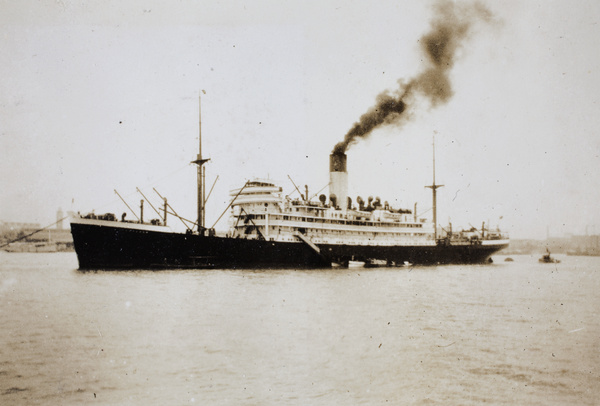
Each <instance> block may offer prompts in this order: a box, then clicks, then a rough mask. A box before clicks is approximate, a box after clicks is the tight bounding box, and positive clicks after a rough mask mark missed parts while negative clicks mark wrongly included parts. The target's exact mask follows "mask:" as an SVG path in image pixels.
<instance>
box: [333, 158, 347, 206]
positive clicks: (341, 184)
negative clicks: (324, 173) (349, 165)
mask: <svg viewBox="0 0 600 406" xmlns="http://www.w3.org/2000/svg"><path fill="white" fill-rule="evenodd" d="M331 196H335V199H334V200H335V201H336V203H337V205H338V206H339V207H340V208H341V209H345V208H346V201H347V197H348V172H347V171H346V154H344V153H341V154H340V153H337V154H335V153H334V154H331V155H329V197H330V201H331V200H332V199H331Z"/></svg>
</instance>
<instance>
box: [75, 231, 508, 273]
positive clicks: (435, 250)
mask: <svg viewBox="0 0 600 406" xmlns="http://www.w3.org/2000/svg"><path fill="white" fill-rule="evenodd" d="M71 232H72V234H73V242H74V247H75V251H76V253H77V259H78V261H79V268H80V269H152V268H159V269H165V268H208V267H210V268H319V267H329V266H331V264H332V263H340V264H345V263H346V264H347V262H348V261H349V260H351V259H355V260H364V261H368V260H373V259H376V260H378V262H383V263H387V264H389V265H403V264H404V263H405V262H409V263H411V264H423V265H428V264H477V263H486V262H487V261H488V259H489V258H490V256H491V255H492V254H494V253H495V252H497V251H499V250H501V249H502V248H505V247H506V246H507V245H508V244H507V243H498V244H494V245H460V246H455V245H445V246H443V245H438V246H364V245H333V244H319V245H318V247H319V249H320V253H319V252H317V251H316V250H315V249H313V248H311V247H310V246H309V245H308V244H306V243H304V242H275V241H263V240H247V239H236V238H226V237H219V236H200V235H196V234H184V233H172V232H157V231H152V230H143V229H135V228H121V227H113V226H111V225H110V222H108V224H107V225H91V224H80V223H76V222H72V223H71Z"/></svg>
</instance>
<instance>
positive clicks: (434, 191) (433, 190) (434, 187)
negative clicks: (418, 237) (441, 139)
mask: <svg viewBox="0 0 600 406" xmlns="http://www.w3.org/2000/svg"><path fill="white" fill-rule="evenodd" d="M432 146H433V184H431V186H425V187H427V188H430V189H431V194H432V199H433V229H434V234H433V235H434V238H435V240H436V241H437V189H438V188H441V187H443V186H444V185H436V184H435V135H434V136H433V142H432Z"/></svg>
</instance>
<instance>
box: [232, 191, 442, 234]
mask: <svg viewBox="0 0 600 406" xmlns="http://www.w3.org/2000/svg"><path fill="white" fill-rule="evenodd" d="M230 195H231V197H232V199H233V202H232V204H231V207H232V209H231V217H230V229H229V233H228V235H229V236H231V237H234V238H247V239H265V240H267V241H294V242H299V238H300V239H302V240H303V241H306V240H307V239H308V240H309V241H311V242H312V243H314V244H345V245H377V246H392V245H394V246H396V245H403V246H414V245H419V246H423V245H432V246H433V245H435V239H434V230H433V225H432V224H431V223H426V222H424V221H415V219H414V218H413V216H412V214H411V213H410V211H408V210H392V209H390V208H384V207H382V206H380V205H379V206H377V205H376V206H374V207H373V206H369V207H367V208H366V209H365V210H356V209H352V208H350V209H348V208H346V209H341V208H339V206H337V207H333V205H332V204H331V202H330V203H327V202H326V198H325V196H324V195H322V196H321V198H320V201H319V202H318V203H317V202H312V201H306V200H302V199H290V198H289V197H288V196H283V195H282V189H281V187H279V186H276V185H275V184H274V183H272V182H270V181H259V180H255V181H250V182H248V183H246V185H245V186H244V187H243V188H241V189H234V190H232V191H231V192H230Z"/></svg>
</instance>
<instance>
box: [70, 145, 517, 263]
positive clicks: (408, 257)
mask: <svg viewBox="0 0 600 406" xmlns="http://www.w3.org/2000/svg"><path fill="white" fill-rule="evenodd" d="M200 143H201V141H200ZM207 161H208V160H207V159H204V158H203V157H202V149H201V144H200V151H199V154H198V155H197V159H196V160H195V161H193V163H195V164H197V166H198V167H197V170H198V185H197V189H198V221H197V222H191V221H189V220H186V219H184V218H182V217H180V216H178V215H177V214H176V213H175V211H174V210H173V209H172V208H171V207H170V205H169V204H168V203H167V201H166V199H165V200H164V208H163V212H162V213H160V214H162V216H161V217H162V218H161V219H154V220H152V221H151V222H149V223H148V222H144V221H143V218H140V219H139V220H138V221H127V220H125V216H123V217H122V218H121V220H118V219H117V218H116V216H115V215H114V214H111V213H108V214H104V215H95V214H88V215H85V216H81V215H78V216H77V217H74V218H72V219H71V232H72V234H73V242H74V247H75V251H76V253H77V258H78V261H79V268H80V269H104V268H111V269H126V268H132V269H151V268H206V267H209V268H284V267H286V268H289V267H291V268H322V267H331V266H356V265H357V264H359V265H360V266H405V265H409V264H415V265H428V264H477V263H486V262H488V261H489V260H490V257H491V255H492V254H494V253H495V252H497V251H499V250H501V249H503V248H505V247H507V246H508V244H509V241H508V238H507V237H506V236H505V235H504V234H502V233H501V232H500V231H499V230H490V229H486V227H485V224H484V225H483V226H482V228H481V229H474V228H471V229H470V230H466V231H464V230H463V231H458V232H453V231H452V230H451V228H448V229H441V231H440V232H439V233H438V226H437V219H436V190H437V188H439V187H441V185H436V183H435V169H434V177H433V179H434V181H433V185H431V186H428V187H429V188H431V189H432V194H433V222H428V221H426V220H425V219H422V218H418V217H417V215H416V213H413V212H412V211H411V210H408V209H394V208H392V207H390V205H389V204H388V203H387V202H383V203H382V202H381V201H380V199H379V198H375V199H373V198H368V200H367V201H364V200H363V199H361V198H357V199H356V204H354V205H353V204H352V199H350V198H349V197H348V172H347V170H346V167H347V156H346V155H345V154H344V153H335V152H334V153H333V154H331V155H330V162H329V164H330V184H329V196H326V195H324V194H323V195H320V196H319V198H318V200H313V199H311V198H309V195H308V190H306V193H301V192H300V191H299V190H298V192H299V194H300V197H299V198H294V199H292V198H290V197H289V196H287V195H284V193H283V189H282V187H281V186H279V185H277V184H276V183H275V182H273V181H271V180H260V179H254V180H251V181H248V182H246V183H245V184H244V185H243V186H241V187H239V188H237V189H234V190H231V191H230V197H231V201H230V203H229V206H228V207H227V208H226V209H225V212H227V211H229V214H230V218H229V229H228V231H227V233H226V234H217V233H216V232H215V230H214V229H212V228H206V227H205V226H204V203H205V186H204V181H203V180H204V178H205V172H204V171H205V168H204V166H203V165H204V164H205V163H206V162H207ZM434 162H435V158H434ZM296 189H297V188H296ZM140 193H141V192H140ZM161 198H162V196H161ZM142 207H143V201H142ZM157 212H158V211H157ZM225 212H224V213H225ZM167 214H170V215H171V216H175V217H178V218H179V219H180V220H181V221H183V222H184V224H186V227H187V228H188V229H187V231H186V232H176V231H174V230H173V229H171V228H170V227H169V226H168V225H167Z"/></svg>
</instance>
